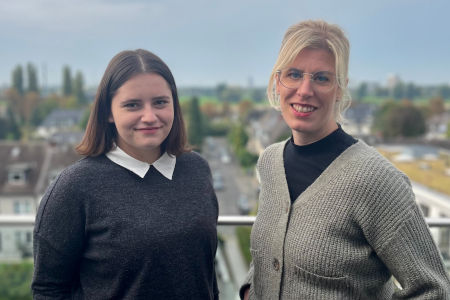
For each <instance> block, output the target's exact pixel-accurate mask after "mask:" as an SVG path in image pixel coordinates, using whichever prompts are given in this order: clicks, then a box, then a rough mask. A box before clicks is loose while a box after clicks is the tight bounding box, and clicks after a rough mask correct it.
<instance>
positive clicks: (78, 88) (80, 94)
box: [73, 71, 87, 104]
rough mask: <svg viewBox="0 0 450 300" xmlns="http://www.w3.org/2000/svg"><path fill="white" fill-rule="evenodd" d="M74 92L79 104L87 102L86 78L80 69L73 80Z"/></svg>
mask: <svg viewBox="0 0 450 300" xmlns="http://www.w3.org/2000/svg"><path fill="white" fill-rule="evenodd" d="M73 94H74V96H75V98H76V99H77V101H78V103H79V104H86V100H87V99H86V94H85V93H84V78H83V74H82V73H81V72H80V71H78V72H77V73H76V75H75V79H74V80H73Z"/></svg>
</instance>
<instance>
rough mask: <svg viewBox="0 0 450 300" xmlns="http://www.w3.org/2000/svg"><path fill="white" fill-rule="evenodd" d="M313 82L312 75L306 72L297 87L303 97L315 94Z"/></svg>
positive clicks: (298, 92)
mask: <svg viewBox="0 0 450 300" xmlns="http://www.w3.org/2000/svg"><path fill="white" fill-rule="evenodd" d="M312 85H313V82H312V80H311V77H310V76H307V75H306V74H305V76H304V78H303V80H302V81H301V83H300V85H299V87H298V88H297V92H296V93H297V95H299V96H301V97H309V96H312V95H313V94H314V90H313V86H312Z"/></svg>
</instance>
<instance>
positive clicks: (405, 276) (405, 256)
mask: <svg viewBox="0 0 450 300" xmlns="http://www.w3.org/2000/svg"><path fill="white" fill-rule="evenodd" d="M378 255H379V257H380V258H381V259H382V260H383V261H384V263H385V264H386V266H387V267H388V268H389V270H390V271H391V272H392V274H393V275H394V277H395V278H396V279H397V280H398V281H399V283H400V284H401V286H402V288H403V290H399V291H397V292H396V293H395V294H394V297H393V299H436V300H438V299H441V300H442V299H450V279H449V277H448V274H447V273H446V271H445V268H444V265H443V261H442V258H441V256H440V253H439V251H438V249H437V247H436V245H435V243H434V241H433V239H432V237H431V234H430V231H429V230H428V227H427V224H426V223H425V220H424V219H423V217H422V215H421V213H420V211H419V208H417V207H415V209H414V211H412V214H411V216H410V217H409V218H408V219H407V220H406V221H405V222H404V223H403V225H402V226H401V227H400V228H399V229H398V230H397V232H396V233H395V235H393V236H392V238H391V239H390V240H389V242H388V243H386V244H385V245H384V246H383V248H382V249H380V250H379V251H378Z"/></svg>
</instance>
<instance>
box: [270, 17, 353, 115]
mask: <svg viewBox="0 0 450 300" xmlns="http://www.w3.org/2000/svg"><path fill="white" fill-rule="evenodd" d="M305 48H312V49H325V50H327V51H329V52H330V53H331V54H332V55H333V56H334V60H335V69H336V78H337V82H338V86H339V93H338V95H339V96H338V97H339V99H337V100H339V101H338V102H337V103H336V111H335V120H336V122H343V121H344V120H345V119H344V117H343V113H344V112H345V110H346V109H347V108H348V107H349V106H350V103H351V96H350V93H349V91H348V89H347V82H348V63H349V54H350V44H349V41H348V39H347V37H346V36H345V34H344V32H343V31H342V29H341V28H340V27H339V26H337V25H333V24H328V23H327V22H325V21H322V20H317V21H316V20H308V21H303V22H300V23H297V24H294V25H292V26H291V27H289V28H288V30H287V31H286V33H285V35H284V38H283V41H282V43H281V48H280V52H279V54H278V58H277V61H276V62H275V65H274V67H273V69H272V73H271V74H270V79H269V84H268V86H267V97H268V98H269V102H270V104H271V105H272V106H273V107H274V108H276V109H279V108H280V103H279V102H280V101H279V96H278V95H277V93H276V88H275V86H276V73H277V71H278V70H282V69H284V68H285V67H287V66H288V65H289V64H290V63H291V62H292V61H294V59H295V58H296V57H297V55H298V54H299V53H300V51H302V50H303V49H305Z"/></svg>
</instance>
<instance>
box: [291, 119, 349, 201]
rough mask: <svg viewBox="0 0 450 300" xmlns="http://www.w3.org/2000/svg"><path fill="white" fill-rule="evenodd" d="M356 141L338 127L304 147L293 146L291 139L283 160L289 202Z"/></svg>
mask: <svg viewBox="0 0 450 300" xmlns="http://www.w3.org/2000/svg"><path fill="white" fill-rule="evenodd" d="M356 142H357V140H356V139H354V138H353V137H352V136H351V135H348V134H347V133H345V132H344V130H343V129H342V128H341V126H339V128H338V129H336V130H335V131H333V132H332V133H330V134H329V135H327V136H326V137H324V138H323V139H321V140H319V141H317V142H314V143H312V144H309V145H305V146H298V145H295V144H294V140H293V138H292V137H291V139H290V140H289V142H288V143H286V147H285V148H284V153H283V159H284V169H285V172H286V180H287V184H288V188H289V195H290V196H291V202H294V201H295V199H297V198H298V196H299V195H300V194H301V193H303V191H304V190H306V189H307V188H308V186H310V185H311V184H312V183H313V182H314V181H315V180H316V179H317V178H318V177H319V176H320V174H322V172H323V171H324V170H325V169H326V168H327V167H328V166H329V165H330V164H331V163H332V162H333V160H335V159H336V157H338V156H339V155H340V154H341V153H342V152H344V150H345V149H347V148H348V147H350V146H351V145H353V144H354V143H356Z"/></svg>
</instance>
